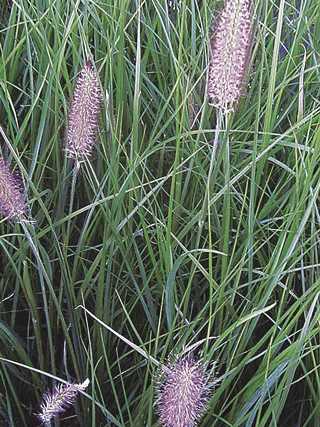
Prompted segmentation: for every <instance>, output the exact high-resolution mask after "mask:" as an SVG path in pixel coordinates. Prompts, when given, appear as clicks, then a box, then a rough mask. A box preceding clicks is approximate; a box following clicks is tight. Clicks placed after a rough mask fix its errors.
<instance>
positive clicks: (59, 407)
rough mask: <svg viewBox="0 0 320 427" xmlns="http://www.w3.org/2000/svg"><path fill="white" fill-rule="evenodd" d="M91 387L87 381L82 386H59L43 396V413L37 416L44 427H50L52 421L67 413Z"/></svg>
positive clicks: (70, 384) (69, 384)
mask: <svg viewBox="0 0 320 427" xmlns="http://www.w3.org/2000/svg"><path fill="white" fill-rule="evenodd" d="M88 385H89V380H88V379H86V380H85V381H84V382H83V383H82V384H72V383H68V384H59V385H57V386H56V387H55V388H54V389H53V390H52V391H48V392H46V393H45V394H44V395H43V402H42V404H41V406H40V408H41V412H40V413H39V414H38V415H37V416H38V418H39V420H40V421H41V422H42V423H43V424H44V425H50V423H51V421H52V420H53V419H54V418H56V417H57V416H58V415H60V414H62V413H63V412H65V411H66V410H67V409H68V408H69V407H70V406H71V405H73V404H74V402H75V400H76V398H77V396H78V393H79V392H81V391H84V390H85V389H86V388H87V387H88Z"/></svg>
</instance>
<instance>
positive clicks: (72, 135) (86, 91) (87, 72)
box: [66, 61, 102, 162]
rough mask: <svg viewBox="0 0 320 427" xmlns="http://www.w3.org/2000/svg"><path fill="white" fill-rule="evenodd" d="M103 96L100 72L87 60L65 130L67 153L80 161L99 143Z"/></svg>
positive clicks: (78, 81) (77, 83) (72, 101)
mask: <svg viewBox="0 0 320 427" xmlns="http://www.w3.org/2000/svg"><path fill="white" fill-rule="evenodd" d="M101 100H102V91H101V87H100V82H99V77H98V74H97V72H96V71H95V69H94V67H93V64H92V62H91V61H87V62H86V63H85V65H84V66H83V68H82V70H81V71H80V74H79V76H78V78H77V82H76V86H75V90H74V94H73V98H72V100H71V103H70V110H69V115H68V126H67V133H66V152H67V156H68V157H70V158H71V159H73V160H76V161H77V162H80V161H83V160H85V159H86V158H87V157H88V156H89V155H90V154H91V152H92V149H93V147H94V145H95V143H96V140H97V132H98V127H99V124H98V120H99V113H100V109H101Z"/></svg>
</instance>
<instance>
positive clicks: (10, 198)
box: [0, 158, 27, 221]
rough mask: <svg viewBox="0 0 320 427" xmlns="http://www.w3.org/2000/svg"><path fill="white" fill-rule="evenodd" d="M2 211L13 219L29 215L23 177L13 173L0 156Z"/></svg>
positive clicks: (0, 201)
mask: <svg viewBox="0 0 320 427" xmlns="http://www.w3.org/2000/svg"><path fill="white" fill-rule="evenodd" d="M0 213H1V215H3V216H4V217H6V218H8V219H10V220H13V221H21V220H23V219H24V218H25V217H26V215H27V203H26V194H25V189H24V188H23V183H22V180H21V177H20V176H18V174H15V173H13V172H12V171H11V169H10V167H9V165H8V163H7V162H6V161H5V160H4V159H2V158H0Z"/></svg>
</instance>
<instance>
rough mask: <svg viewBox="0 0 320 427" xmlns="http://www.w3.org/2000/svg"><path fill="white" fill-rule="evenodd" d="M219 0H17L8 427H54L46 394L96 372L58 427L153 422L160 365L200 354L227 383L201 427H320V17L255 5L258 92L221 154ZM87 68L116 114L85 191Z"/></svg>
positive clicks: (5, 378) (11, 98)
mask: <svg viewBox="0 0 320 427" xmlns="http://www.w3.org/2000/svg"><path fill="white" fill-rule="evenodd" d="M220 4H221V2H218V1H214V0H207V1H200V0H199V1H196V0H183V1H182V2H181V8H180V9H179V10H176V11H174V12H170V14H168V10H167V8H166V6H165V2H164V1H162V0H145V1H142V0H139V1H134V2H133V1H129V0H97V1H93V0H90V1H84V0H67V1H65V0H52V1H49V0H15V1H14V5H13V7H12V9H11V12H10V13H9V8H8V7H6V6H5V5H4V4H3V3H2V8H3V10H2V14H1V15H0V16H1V17H0V20H1V32H0V48H1V50H0V99H1V103H0V126H1V129H2V131H1V136H0V141H1V152H2V154H3V155H5V156H8V157H9V158H10V159H12V165H18V167H19V168H20V170H21V173H22V175H23V178H24V181H25V183H26V186H27V188H28V195H29V200H30V208H31V212H32V217H33V219H34V221H35V223H34V224H25V225H24V226H21V225H19V224H18V225H13V224H9V223H7V222H6V221H4V220H1V221H0V246H1V258H0V269H1V273H2V274H1V277H0V361H1V363H0V397H1V398H0V420H1V421H0V424H1V425H8V426H19V427H20V426H31V425H39V423H38V422H37V420H36V418H35V416H34V413H36V412H37V411H38V410H39V403H40V400H41V395H42V393H43V392H44V390H45V389H47V388H48V387H52V386H53V385H54V384H55V381H58V380H59V381H60V380H62V381H71V380H75V381H79V382H82V381H84V380H85V378H87V377H88V378H89V379H90V381H91V383H90V386H89V388H88V389H87V391H86V393H84V395H83V396H82V398H81V399H80V400H79V401H78V404H77V405H76V408H75V411H73V410H70V412H68V413H67V415H66V417H65V418H64V419H61V420H60V424H58V422H57V424H56V425H57V426H58V425H61V426H83V427H84V426H86V427H88V426H92V427H94V426H134V427H137V426H141V427H142V426H150V427H151V426H157V425H159V424H157V423H158V421H157V416H156V414H155V409H154V401H155V397H154V389H153V383H154V378H153V375H154V373H155V371H156V369H157V365H158V364H159V363H160V362H161V361H163V360H165V358H166V357H168V356H169V354H170V353H171V352H172V351H174V352H180V351H183V349H184V348H185V347H189V346H193V345H195V346H196V348H197V352H198V353H199V354H201V355H202V356H203V358H204V359H205V360H206V361H208V362H214V361H217V363H218V374H217V375H218V376H219V377H220V385H219V386H218V387H217V389H216V391H215V393H214V394H213V396H212V399H211V400H210V404H209V408H208V411H207V413H206V415H205V416H204V417H203V419H202V421H201V423H200V425H201V426H203V427H204V426H210V427H211V426H216V427H220V426H221V427H223V426H233V427H240V426H245V427H250V426H259V427H264V426H286V427H294V426H299V427H300V426H308V427H309V426H310V427H312V426H314V427H318V426H319V417H320V403H319V395H320V376H319V360H320V359H319V353H320V350H319V336H320V335H319V334H320V324H319V315H320V305H319V292H320V280H319V267H320V260H319V237H320V235H319V221H320V212H319V202H318V200H319V190H320V168H319V160H320V126H319V125H320V121H319V118H320V115H319V112H320V106H319V91H320V89H319V88H320V86H319V76H320V68H319V60H320V57H319V52H320V5H319V2H318V1H317V0H304V1H294V0H287V1H284V0H279V2H273V1H271V0H263V1H260V2H259V1H257V2H256V3H255V4H256V7H255V9H256V13H255V16H256V35H255V40H254V49H253V59H252V63H253V66H252V68H251V73H250V78H249V87H248V90H247V93H246V95H245V96H244V97H243V99H242V101H241V104H240V105H239V108H238V110H237V112H236V113H235V114H232V115H230V117H229V120H228V129H227V131H226V127H223V125H224V123H222V129H224V130H223V131H222V132H221V134H220V136H219V143H218V148H217V151H216V152H215V154H214V155H213V151H212V150H213V140H214V137H215V135H214V134H215V126H216V122H217V119H218V118H217V117H216V113H215V111H214V109H213V108H211V107H210V106H208V104H207V100H206V96H205V80H206V75H205V69H206V64H207V54H208V52H207V39H208V33H209V27H210V22H211V20H212V16H213V14H214V13H215V11H216V10H217V8H218V7H219V6H220ZM88 55H92V57H93V58H94V60H95V64H96V66H97V69H98V71H99V76H100V79H101V82H102V86H103V88H104V103H103V114H102V116H101V124H100V133H99V144H98V146H97V149H96V151H95V154H94V156H93V157H92V158H91V159H90V162H86V163H85V164H82V165H81V169H80V171H79V174H78V176H77V179H76V180H75V181H74V182H73V185H74V197H71V186H72V174H71V171H70V168H69V165H68V164H67V162H66V159H65V155H64V154H65V153H64V152H63V138H64V129H65V124H66V115H67V110H68V103H69V99H70V96H71V94H72V91H73V88H74V84H75V78H76V76H77V73H78V72H79V71H80V69H81V67H82V64H83V63H84V60H85V59H86V58H87V56H88ZM72 198H73V202H72Z"/></svg>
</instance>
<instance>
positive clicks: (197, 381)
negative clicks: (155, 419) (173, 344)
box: [156, 354, 213, 427]
mask: <svg viewBox="0 0 320 427" xmlns="http://www.w3.org/2000/svg"><path fill="white" fill-rule="evenodd" d="M212 384H213V383H211V384H210V375H209V373H208V372H207V367H206V365H205V364H204V363H202V362H201V361H199V360H197V359H195V358H194V357H193V356H192V355H191V354H189V355H187V356H183V357H178V358H177V359H176V360H175V361H173V362H171V363H168V364H167V365H164V366H163V367H162V368H161V370H160V378H159V381H158V387H157V401H156V405H157V410H158V414H159V419H160V424H161V425H162V426H163V427H195V426H196V425H197V422H198V421H199V419H200V418H201V416H202V415H203V413H204V411H205V409H206V406H207V402H208V400H209V397H210V390H211V387H212Z"/></svg>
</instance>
